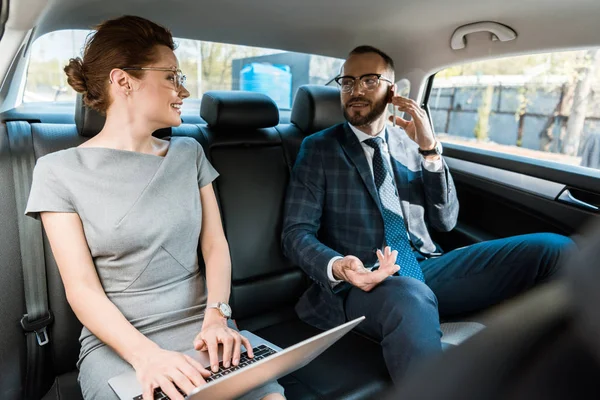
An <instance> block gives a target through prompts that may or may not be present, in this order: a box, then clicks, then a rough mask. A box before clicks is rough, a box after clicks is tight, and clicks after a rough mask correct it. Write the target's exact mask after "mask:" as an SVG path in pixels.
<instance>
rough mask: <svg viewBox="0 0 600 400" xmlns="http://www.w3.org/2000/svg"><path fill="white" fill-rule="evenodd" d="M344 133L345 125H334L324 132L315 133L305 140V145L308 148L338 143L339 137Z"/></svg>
mask: <svg viewBox="0 0 600 400" xmlns="http://www.w3.org/2000/svg"><path fill="white" fill-rule="evenodd" d="M343 132H344V124H343V123H342V124H337V125H333V126H331V127H329V128H327V129H323V130H322V131H319V132H316V133H313V134H312V135H310V136H307V137H306V138H305V139H304V143H305V145H307V146H310V145H316V144H319V145H323V144H327V143H337V141H338V137H339V136H340V135H341V134H343Z"/></svg>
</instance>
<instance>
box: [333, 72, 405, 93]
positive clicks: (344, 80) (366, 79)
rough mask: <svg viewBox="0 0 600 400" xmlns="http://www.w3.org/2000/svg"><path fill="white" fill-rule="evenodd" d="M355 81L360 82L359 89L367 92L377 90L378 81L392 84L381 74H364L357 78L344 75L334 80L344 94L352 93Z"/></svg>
mask: <svg viewBox="0 0 600 400" xmlns="http://www.w3.org/2000/svg"><path fill="white" fill-rule="evenodd" d="M357 80H359V81H360V85H361V87H362V88H363V89H365V90H367V91H371V90H375V89H377V87H378V86H379V82H380V81H386V82H389V83H391V84H393V83H394V82H392V81H391V80H389V79H387V78H382V76H381V74H364V75H361V76H359V77H354V76H348V75H346V76H338V77H337V78H335V81H336V82H337V84H338V85H340V87H341V90H342V92H344V93H350V92H352V90H354V85H355V84H356V81H357Z"/></svg>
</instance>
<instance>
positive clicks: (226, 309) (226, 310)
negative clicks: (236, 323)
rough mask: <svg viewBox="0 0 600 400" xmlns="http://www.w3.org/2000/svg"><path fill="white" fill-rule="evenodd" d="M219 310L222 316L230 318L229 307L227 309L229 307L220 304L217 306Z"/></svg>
mask: <svg viewBox="0 0 600 400" xmlns="http://www.w3.org/2000/svg"><path fill="white" fill-rule="evenodd" d="M219 310H220V311H221V314H223V316H225V317H227V318H230V317H231V307H229V305H227V304H225V303H221V304H220V305H219Z"/></svg>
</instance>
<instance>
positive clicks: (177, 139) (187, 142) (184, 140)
mask: <svg viewBox="0 0 600 400" xmlns="http://www.w3.org/2000/svg"><path fill="white" fill-rule="evenodd" d="M173 143H181V144H182V145H183V146H188V147H193V148H198V147H202V146H201V145H200V143H198V141H197V140H196V139H194V138H193V137H191V136H172V137H171V144H173Z"/></svg>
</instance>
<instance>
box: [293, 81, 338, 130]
mask: <svg viewBox="0 0 600 400" xmlns="http://www.w3.org/2000/svg"><path fill="white" fill-rule="evenodd" d="M290 121H291V122H292V123H293V124H295V125H296V126H298V128H300V130H301V131H302V132H304V134H305V135H310V134H312V133H315V132H318V131H321V130H323V129H327V128H329V127H330V126H333V125H336V124H339V123H342V122H345V119H344V113H343V112H342V106H341V103H340V90H339V89H338V88H336V87H332V86H320V85H304V86H300V88H298V92H297V93H296V97H295V98H294V104H293V106H292V116H291V117H290Z"/></svg>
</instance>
